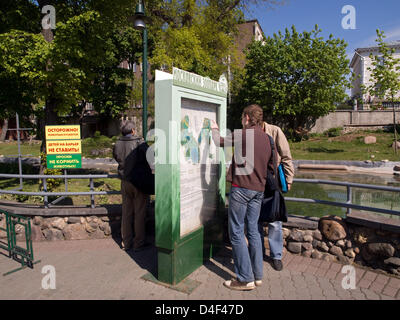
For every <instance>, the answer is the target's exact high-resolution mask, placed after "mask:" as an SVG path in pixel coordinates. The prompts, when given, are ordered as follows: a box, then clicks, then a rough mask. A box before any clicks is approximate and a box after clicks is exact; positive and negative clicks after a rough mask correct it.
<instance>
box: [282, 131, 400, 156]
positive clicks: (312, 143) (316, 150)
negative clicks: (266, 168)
mask: <svg viewBox="0 0 400 320" xmlns="http://www.w3.org/2000/svg"><path fill="white" fill-rule="evenodd" d="M368 135H373V136H375V137H376V139H377V142H376V143H375V144H369V145H367V144H365V143H364V137H365V136H368ZM392 143H393V133H387V132H381V131H376V132H371V131H358V132H355V133H348V134H342V135H340V136H337V137H328V136H325V135H322V134H321V135H314V136H312V137H310V138H309V140H306V141H301V142H290V143H289V144H290V150H291V152H292V157H293V159H295V160H359V161H365V160H373V161H380V160H389V161H400V152H399V153H398V154H397V155H396V154H395V153H394V150H393V149H392V148H391V145H392Z"/></svg>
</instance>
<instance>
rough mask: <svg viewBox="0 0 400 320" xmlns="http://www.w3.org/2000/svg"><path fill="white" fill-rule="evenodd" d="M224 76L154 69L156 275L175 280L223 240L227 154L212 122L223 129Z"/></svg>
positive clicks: (212, 252) (210, 252)
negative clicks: (219, 144) (214, 77)
mask: <svg viewBox="0 0 400 320" xmlns="http://www.w3.org/2000/svg"><path fill="white" fill-rule="evenodd" d="M227 91H228V87H227V81H226V79H225V77H224V76H221V78H220V80H219V81H213V80H211V79H209V78H205V77H201V76H199V75H196V74H193V73H189V72H187V71H183V70H180V69H177V68H174V69H173V74H170V73H165V72H161V71H156V79H155V130H154V132H155V137H156V138H155V143H154V149H155V182H156V190H155V192H156V201H155V202H156V204H155V223H156V247H157V254H158V276H157V280H158V281H160V282H164V283H167V284H171V285H176V284H178V283H179V282H180V281H182V280H183V279H184V278H185V277H187V276H188V275H189V274H190V273H192V272H193V271H194V270H196V269H197V268H198V267H200V266H201V265H202V264H203V261H204V260H206V259H209V258H210V257H212V256H213V254H214V253H215V252H216V251H217V250H218V248H220V247H221V246H222V243H223V217H224V210H225V173H226V166H225V158H224V151H223V149H222V148H219V147H217V146H216V145H215V144H214V142H213V140H212V136H211V130H210V125H211V121H212V120H213V121H216V122H217V123H218V125H219V127H220V129H221V132H222V134H223V133H224V131H225V129H226V96H227Z"/></svg>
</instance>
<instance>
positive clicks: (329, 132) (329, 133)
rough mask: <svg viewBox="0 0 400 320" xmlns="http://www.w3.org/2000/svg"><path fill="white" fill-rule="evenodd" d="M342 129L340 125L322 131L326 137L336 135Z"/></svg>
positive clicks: (340, 132) (339, 133)
mask: <svg viewBox="0 0 400 320" xmlns="http://www.w3.org/2000/svg"><path fill="white" fill-rule="evenodd" d="M342 130H343V128H342V127H337V128H330V129H328V130H326V131H325V132H324V135H325V136H328V137H338V136H340V135H341V134H342Z"/></svg>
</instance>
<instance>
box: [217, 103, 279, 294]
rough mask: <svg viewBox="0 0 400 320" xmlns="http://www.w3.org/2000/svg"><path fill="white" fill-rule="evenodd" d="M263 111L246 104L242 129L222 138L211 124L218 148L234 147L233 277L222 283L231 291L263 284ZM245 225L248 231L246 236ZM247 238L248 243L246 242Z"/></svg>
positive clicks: (266, 154)
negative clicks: (259, 225)
mask: <svg viewBox="0 0 400 320" xmlns="http://www.w3.org/2000/svg"><path fill="white" fill-rule="evenodd" d="M262 119H263V111H262V109H261V107H260V106H259V105H255V104H253V105H249V106H247V107H246V108H245V109H244V110H243V113H242V126H243V130H235V132H234V133H233V135H228V136H227V137H225V138H222V137H221V136H220V134H219V129H218V125H217V124H216V123H215V122H213V123H212V125H211V129H212V136H213V140H214V142H215V144H216V145H217V147H227V146H229V147H230V146H232V144H233V146H234V147H235V153H234V157H233V159H232V164H231V165H230V167H229V170H228V174H227V180H228V181H229V182H231V183H232V188H231V192H230V194H229V209H228V232H229V239H230V241H231V244H232V256H233V261H234V269H235V273H236V278H235V279H232V280H227V281H225V282H224V286H226V287H228V288H229V289H232V290H253V289H254V288H255V286H260V285H261V284H262V277H263V252H262V243H261V238H260V233H259V229H258V219H259V216H260V209H261V201H262V199H263V196H264V189H265V183H266V178H267V167H269V168H270V170H271V169H272V161H271V145H270V141H269V139H268V136H267V135H266V134H265V133H264V132H263V130H262V125H263V122H262ZM245 228H246V230H247V232H246V236H245ZM246 238H247V239H248V244H247V243H246Z"/></svg>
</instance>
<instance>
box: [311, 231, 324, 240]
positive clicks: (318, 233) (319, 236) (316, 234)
mask: <svg viewBox="0 0 400 320" xmlns="http://www.w3.org/2000/svg"><path fill="white" fill-rule="evenodd" d="M312 236H313V238H314V239H316V240H319V241H321V240H322V234H321V231H319V230H314V231H313V234H312Z"/></svg>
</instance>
